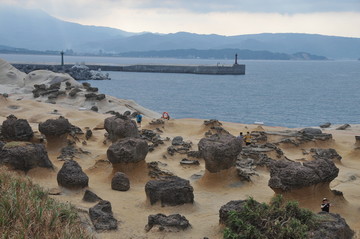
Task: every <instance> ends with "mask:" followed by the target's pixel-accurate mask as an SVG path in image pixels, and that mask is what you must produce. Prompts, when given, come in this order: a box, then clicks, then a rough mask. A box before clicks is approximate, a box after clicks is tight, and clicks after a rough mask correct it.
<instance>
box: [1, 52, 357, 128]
mask: <svg viewBox="0 0 360 239" xmlns="http://www.w3.org/2000/svg"><path fill="white" fill-rule="evenodd" d="M0 58H2V59H4V60H6V61H8V62H10V63H54V64H59V63H60V56H43V55H13V54H0ZM233 61H234V60H233V59H228V60H223V59H221V60H219V59H206V60H205V59H172V58H123V57H92V56H65V63H73V64H79V63H84V64H109V65H132V64H175V65H231V64H233ZM238 63H239V64H245V65H246V74H245V75H195V74H171V73H136V72H103V73H109V76H110V77H111V80H106V81H89V83H91V85H92V86H94V87H98V88H99V91H100V92H101V93H104V94H108V95H112V96H115V97H118V98H122V99H131V100H134V101H136V102H137V103H138V104H140V105H142V106H144V107H146V108H149V109H151V110H153V111H156V112H159V113H162V112H164V111H166V112H168V113H169V114H170V116H171V117H172V118H177V119H179V118H200V119H218V120H220V121H227V122H237V123H244V124H254V123H257V124H264V125H268V126H284V127H290V128H299V127H308V126H309V127H311V126H319V125H320V124H323V123H326V122H330V123H332V124H345V123H348V124H360V61H357V60H327V61H310V60H309V61H306V60H304V61H295V60H294V61H280V60H246V61H243V60H239V62H238Z"/></svg>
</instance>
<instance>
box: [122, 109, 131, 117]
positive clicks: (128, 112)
mask: <svg viewBox="0 0 360 239" xmlns="http://www.w3.org/2000/svg"><path fill="white" fill-rule="evenodd" d="M123 115H125V116H130V115H131V112H130V111H129V110H127V111H125V112H124V113H123Z"/></svg>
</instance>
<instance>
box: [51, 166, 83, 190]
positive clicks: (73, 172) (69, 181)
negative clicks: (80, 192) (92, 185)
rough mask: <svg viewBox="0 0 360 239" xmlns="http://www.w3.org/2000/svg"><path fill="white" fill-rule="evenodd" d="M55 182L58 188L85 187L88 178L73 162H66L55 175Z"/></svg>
mask: <svg viewBox="0 0 360 239" xmlns="http://www.w3.org/2000/svg"><path fill="white" fill-rule="evenodd" d="M57 182H58V184H59V185H60V186H62V187H65V188H69V189H78V188H84V187H87V186H88V184H89V177H88V176H87V175H86V174H85V173H84V172H83V171H82V168H81V167H80V165H79V164H78V163H77V162H76V161H74V160H69V161H66V162H65V163H64V164H63V166H62V168H61V169H60V171H59V172H58V174H57Z"/></svg>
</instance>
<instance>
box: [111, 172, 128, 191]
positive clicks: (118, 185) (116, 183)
mask: <svg viewBox="0 0 360 239" xmlns="http://www.w3.org/2000/svg"><path fill="white" fill-rule="evenodd" d="M111 189H113V190H116V191H128V190H129V189H130V180H129V178H128V176H127V175H126V174H125V173H122V172H117V173H115V175H114V177H113V178H112V180H111Z"/></svg>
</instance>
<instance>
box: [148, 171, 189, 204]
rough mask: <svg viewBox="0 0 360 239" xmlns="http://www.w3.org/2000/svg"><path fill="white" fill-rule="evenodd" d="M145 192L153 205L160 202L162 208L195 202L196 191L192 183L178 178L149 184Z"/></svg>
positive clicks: (167, 178)
mask: <svg viewBox="0 0 360 239" xmlns="http://www.w3.org/2000/svg"><path fill="white" fill-rule="evenodd" d="M145 192H146V196H147V198H149V200H150V203H151V204H154V203H156V202H157V201H160V202H161V205H162V206H165V205H169V206H176V205H182V204H184V203H193V202H194V189H193V187H192V186H191V185H190V182H189V181H188V180H185V179H182V178H179V177H176V176H169V177H164V178H163V179H161V180H151V181H149V182H147V183H146V185H145Z"/></svg>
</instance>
